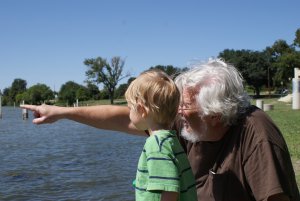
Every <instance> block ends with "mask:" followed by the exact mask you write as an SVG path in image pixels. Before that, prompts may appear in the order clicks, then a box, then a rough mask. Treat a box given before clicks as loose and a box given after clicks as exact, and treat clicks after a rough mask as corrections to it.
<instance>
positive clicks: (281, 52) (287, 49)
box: [265, 40, 300, 87]
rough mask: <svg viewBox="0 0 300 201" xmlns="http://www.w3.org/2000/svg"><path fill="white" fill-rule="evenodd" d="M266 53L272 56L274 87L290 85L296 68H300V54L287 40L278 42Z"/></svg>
mask: <svg viewBox="0 0 300 201" xmlns="http://www.w3.org/2000/svg"><path fill="white" fill-rule="evenodd" d="M265 51H266V52H268V54H269V55H270V62H271V65H272V71H273V72H274V76H273V81H274V85H275V86H277V87H279V86H281V83H288V82H289V79H290V78H291V77H293V74H294V68H295V67H297V66H299V64H300V62H299V60H300V58H299V52H297V51H296V50H295V48H294V47H293V46H292V45H288V44H287V42H286V41H285V40H277V41H275V42H274V44H273V45H272V46H271V47H267V48H266V50H265Z"/></svg>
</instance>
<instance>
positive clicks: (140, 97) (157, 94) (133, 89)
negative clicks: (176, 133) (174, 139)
mask: <svg viewBox="0 0 300 201" xmlns="http://www.w3.org/2000/svg"><path fill="white" fill-rule="evenodd" d="M125 98H126V100H127V102H128V103H129V104H131V105H133V108H134V107H135V105H136V104H137V103H140V104H142V105H144V106H145V107H147V108H148V109H149V112H150V113H151V114H152V116H153V118H154V121H155V122H157V123H159V124H162V125H168V126H171V124H172V123H173V121H174V119H175V117H176V114H177V112H178V106H179V101H180V92H179V90H178V88H177V87H176V85H175V83H174V82H173V80H172V79H171V78H170V77H169V76H168V75H167V74H166V73H164V72H163V71H160V70H148V71H145V72H143V73H141V74H140V75H139V76H138V77H137V78H136V79H135V80H134V81H132V82H131V84H130V85H129V87H128V89H127V91H126V93H125Z"/></svg>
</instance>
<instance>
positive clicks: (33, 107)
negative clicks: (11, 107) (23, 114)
mask: <svg viewBox="0 0 300 201" xmlns="http://www.w3.org/2000/svg"><path fill="white" fill-rule="evenodd" d="M20 107H21V108H23V109H28V110H31V111H36V110H37V106H36V105H20Z"/></svg>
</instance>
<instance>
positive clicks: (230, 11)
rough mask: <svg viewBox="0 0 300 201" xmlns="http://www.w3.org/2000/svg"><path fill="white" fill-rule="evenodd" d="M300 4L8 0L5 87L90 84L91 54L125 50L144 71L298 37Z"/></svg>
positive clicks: (290, 0) (2, 18)
mask: <svg viewBox="0 0 300 201" xmlns="http://www.w3.org/2000/svg"><path fill="white" fill-rule="evenodd" d="M299 8H300V1H299V0H285V1H284V0H251V1H250V0H248V1H245V0H223V1H221V0H219V1H217V0H185V1H183V0H0V90H2V91H3V89H4V88H7V87H10V86H11V84H12V82H13V81H14V79H16V78H20V79H24V80H26V81H27V88H29V87H31V86H33V85H35V84H38V83H41V84H46V85H47V86H49V87H50V88H51V89H52V90H55V91H59V89H60V87H61V85H62V84H64V83H66V82H67V81H74V82H76V83H78V84H82V85H85V80H86V78H87V77H86V75H85V72H86V70H87V66H85V65H84V63H83V62H84V60H85V59H89V58H96V57H102V58H106V59H107V60H110V59H111V58H112V57H114V56H120V57H121V58H122V59H124V60H125V65H124V70H123V72H124V73H125V74H126V73H130V75H131V77H136V76H137V75H139V73H141V72H142V71H143V70H146V69H149V68H150V67H151V66H156V65H173V66H174V67H187V66H189V64H191V63H194V62H195V61H196V62H197V61H206V60H208V59H209V58H211V57H217V56H218V54H219V53H220V52H222V51H223V50H224V49H234V50H240V49H248V50H253V51H262V50H263V49H265V48H266V47H267V46H272V45H273V44H274V42H275V41H276V40H279V39H283V40H285V41H286V42H287V43H288V44H292V43H293V40H294V39H295V32H296V30H297V29H298V28H300V16H299ZM124 82H127V79H124V80H123V81H121V82H120V83H124ZM100 88H101V86H100Z"/></svg>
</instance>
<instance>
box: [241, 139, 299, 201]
mask: <svg viewBox="0 0 300 201" xmlns="http://www.w3.org/2000/svg"><path fill="white" fill-rule="evenodd" d="M291 164H292V163H291V161H290V155H289V153H288V151H287V150H283V149H281V148H280V147H278V146H276V145H274V144H272V143H270V142H268V141H263V142H260V143H259V144H257V146H256V148H255V149H254V150H253V152H252V153H251V155H250V156H249V158H248V159H247V160H246V162H245V164H244V170H245V175H246V179H247V181H248V184H249V186H250V188H251V190H252V193H253V195H254V197H255V199H256V200H267V199H268V197H270V196H272V195H275V194H278V193H285V194H287V195H289V196H291V195H292V193H291V189H292V188H293V187H292V186H293V185H292V184H291V182H290V181H291V180H292V179H291V177H294V171H293V167H292V165H291Z"/></svg>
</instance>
